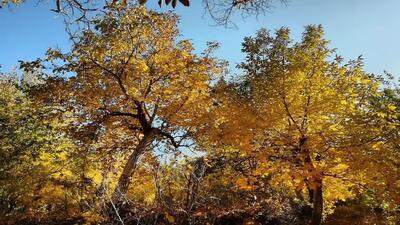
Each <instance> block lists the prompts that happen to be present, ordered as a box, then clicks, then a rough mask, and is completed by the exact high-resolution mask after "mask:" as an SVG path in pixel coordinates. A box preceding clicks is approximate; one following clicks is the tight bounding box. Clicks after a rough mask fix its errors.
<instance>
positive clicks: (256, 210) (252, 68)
mask: <svg viewBox="0 0 400 225" xmlns="http://www.w3.org/2000/svg"><path fill="white" fill-rule="evenodd" d="M177 22H178V18H177V17H176V16H175V15H173V14H170V13H166V14H160V13H156V12H152V11H148V10H146V9H145V8H144V7H115V8H112V9H109V10H106V12H105V13H104V14H103V15H102V16H97V17H95V18H93V19H91V20H90V25H89V26H88V29H85V30H83V31H81V32H80V33H78V34H75V35H74V36H73V37H72V41H73V46H72V48H71V51H70V52H66V53H63V52H61V51H59V50H57V49H49V51H48V52H47V55H46V57H44V58H43V59H40V60H37V61H35V62H31V63H22V64H21V69H22V70H21V71H22V73H23V75H16V74H2V75H1V80H0V93H1V94H0V141H1V142H0V210H1V211H0V223H1V224H313V225H317V224H321V223H326V224H339V223H340V224H345V223H349V224H396V223H398V222H399V203H400V199H399V196H400V193H399V190H400V182H399V180H400V173H399V168H400V166H399V165H400V161H399V159H400V157H399V156H400V151H399V149H400V133H399V131H400V129H399V126H400V121H399V119H400V114H399V113H400V111H399V109H400V91H399V89H398V88H396V87H397V86H396V85H394V84H393V81H392V80H390V79H386V78H383V77H381V76H376V75H374V74H369V73H367V72H365V71H364V68H363V61H362V58H358V59H356V60H351V61H349V62H344V60H343V59H342V58H341V57H340V56H338V55H336V53H335V50H334V49H331V48H330V47H329V46H328V41H327V40H325V38H324V33H323V29H322V27H321V26H308V27H306V28H305V31H304V33H303V36H302V39H301V40H299V41H298V42H296V41H295V40H292V39H291V38H290V31H289V30H288V29H286V28H281V29H279V30H277V31H276V32H275V33H271V32H270V31H267V30H260V31H259V32H257V34H256V35H255V36H254V37H247V38H245V40H244V41H243V44H242V51H243V53H244V54H245V55H246V58H245V59H244V61H243V62H242V63H240V64H239V65H238V68H239V69H240V71H241V75H239V76H236V77H235V78H234V79H227V78H225V77H224V76H225V75H226V73H227V69H226V62H225V61H223V60H220V59H217V58H216V57H214V56H213V51H214V50H215V48H217V47H218V44H216V43H209V48H207V49H206V50H204V52H202V53H200V54H196V53H195V51H194V48H193V45H192V43H191V42H190V41H189V40H183V39H181V36H180V34H179V30H178V28H177ZM46 73H51V75H45V74H46Z"/></svg>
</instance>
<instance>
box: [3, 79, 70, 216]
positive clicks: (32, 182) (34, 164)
mask: <svg viewBox="0 0 400 225" xmlns="http://www.w3.org/2000/svg"><path fill="white" fill-rule="evenodd" d="M0 76H1V77H0V92H1V95H0V143H1V144H0V160H1V161H0V165H1V166H0V199H1V202H2V203H1V205H0V212H1V217H0V218H1V219H3V218H6V219H8V220H10V222H11V221H13V219H15V218H17V217H18V216H20V213H24V214H25V216H24V217H25V218H29V217H30V216H32V217H35V216H38V215H37V214H40V213H41V212H42V211H43V210H40V209H41V208H43V207H46V205H47V206H51V205H53V206H56V207H55V208H58V209H59V207H58V206H60V205H61V206H62V208H63V209H65V208H64V197H65V193H62V191H60V190H63V187H64V186H63V184H65V183H66V181H67V179H68V178H67V177H68V175H67V172H68V171H67V169H66V165H65V162H64V161H63V160H65V158H66V155H67V152H68V151H70V150H71V149H73V148H74V145H73V143H72V142H71V141H70V139H69V138H68V136H67V135H66V133H65V130H64V129H65V127H66V122H67V118H66V117H65V115H63V114H62V113H59V109H58V108H57V107H53V106H51V105H47V104H44V103H43V102H39V101H36V99H35V98H33V96H32V95H31V94H30V92H31V91H32V90H33V89H35V88H36V87H37V86H38V85H41V84H42V83H43V82H44V80H43V79H41V78H40V77H38V76H37V75H36V74H30V73H25V74H24V76H23V78H21V79H20V78H18V77H17V76H16V75H14V74H1V75H0ZM63 174H64V175H63ZM49 193H51V194H49ZM49 199H51V201H49ZM57 204H59V205H57ZM14 222H15V221H14Z"/></svg>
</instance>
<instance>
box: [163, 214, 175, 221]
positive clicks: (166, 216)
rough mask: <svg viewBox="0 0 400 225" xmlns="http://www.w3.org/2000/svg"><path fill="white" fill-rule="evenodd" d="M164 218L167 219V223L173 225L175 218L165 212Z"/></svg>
mask: <svg viewBox="0 0 400 225" xmlns="http://www.w3.org/2000/svg"><path fill="white" fill-rule="evenodd" d="M165 218H166V219H167V221H168V223H175V217H173V216H172V215H171V214H169V213H168V212H165Z"/></svg>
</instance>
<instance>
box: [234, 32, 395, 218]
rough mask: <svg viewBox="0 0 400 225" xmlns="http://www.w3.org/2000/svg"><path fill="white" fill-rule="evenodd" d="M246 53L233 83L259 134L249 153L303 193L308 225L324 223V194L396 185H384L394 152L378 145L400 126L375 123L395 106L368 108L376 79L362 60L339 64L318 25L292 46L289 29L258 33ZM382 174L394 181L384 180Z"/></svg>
mask: <svg viewBox="0 0 400 225" xmlns="http://www.w3.org/2000/svg"><path fill="white" fill-rule="evenodd" d="M243 52H244V53H245V54H246V60H245V62H243V63H242V64H240V65H239V68H241V69H243V70H244V72H245V75H244V76H243V77H242V79H243V80H242V82H240V83H239V84H238V86H239V90H240V92H241V94H242V95H243V96H244V98H246V99H248V101H249V102H250V104H252V105H253V108H254V110H255V111H256V114H257V118H258V120H259V121H258V123H259V124H258V127H259V130H261V133H258V135H254V141H255V142H256V144H254V146H255V148H253V150H252V152H251V154H256V155H258V158H259V170H260V171H262V173H266V174H271V175H272V176H273V177H275V181H277V182H279V181H281V182H282V183H284V182H286V183H290V185H291V186H292V187H293V188H294V189H296V190H297V191H301V190H303V187H306V188H307V189H308V193H309V196H310V202H312V204H313V216H312V222H311V223H312V224H313V225H314V224H320V223H321V220H322V213H323V202H324V201H323V193H325V199H328V200H330V201H331V202H334V201H335V200H338V199H345V198H347V197H349V196H351V192H350V189H351V188H353V190H354V189H355V187H364V186H367V185H372V184H374V185H382V184H383V185H385V184H387V183H389V182H390V183H394V180H392V181H388V180H390V179H396V178H398V174H397V175H396V172H395V171H396V170H395V168H396V166H395V165H396V164H395V161H394V160H393V159H394V158H393V157H392V158H388V157H387V156H388V155H393V154H391V153H388V152H389V151H390V150H388V149H382V148H380V149H378V145H377V144H378V143H382V142H385V141H386V138H385V134H388V133H390V132H393V131H395V130H396V128H398V124H396V125H394V124H389V123H386V122H383V121H382V120H381V119H380V118H382V117H391V116H393V113H394V110H395V109H396V107H395V106H394V105H390V104H389V105H386V106H385V110H384V111H382V110H381V111H379V112H377V111H375V110H373V108H374V107H373V106H372V103H371V101H372V99H373V98H375V97H378V96H380V95H381V94H382V93H381V92H380V91H379V86H380V82H379V79H377V78H375V77H374V76H373V75H370V74H367V73H365V72H364V71H363V63H362V59H358V60H354V61H350V62H349V63H347V64H343V63H342V59H341V58H340V57H339V56H336V57H335V56H334V50H332V49H330V48H329V47H328V41H326V40H325V39H324V38H323V30H322V28H321V26H308V27H306V30H305V32H304V34H303V38H302V41H300V42H298V43H295V44H293V43H292V41H291V40H290V37H289V30H288V29H286V28H282V29H280V30H278V31H277V32H276V35H275V36H274V35H271V34H270V33H269V32H268V31H266V30H261V31H259V32H258V33H257V36H256V37H254V38H252V37H249V38H246V39H245V41H244V43H243ZM388 110H389V111H388ZM390 110H392V111H390ZM243 129H246V128H243ZM366 162H368V163H366ZM397 163H398V160H397ZM367 165H368V166H367ZM383 170H385V171H390V172H391V175H393V177H391V178H389V179H385V177H384V176H385V174H383V173H382V172H383ZM390 172H387V173H390ZM378 178H379V179H378ZM378 180H379V181H378ZM397 185H398V184H397Z"/></svg>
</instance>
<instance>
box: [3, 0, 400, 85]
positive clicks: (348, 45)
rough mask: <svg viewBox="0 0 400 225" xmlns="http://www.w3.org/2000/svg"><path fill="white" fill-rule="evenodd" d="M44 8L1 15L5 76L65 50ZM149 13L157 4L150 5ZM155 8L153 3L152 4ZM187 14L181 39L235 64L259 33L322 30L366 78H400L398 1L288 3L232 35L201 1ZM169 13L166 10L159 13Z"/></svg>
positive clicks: (182, 11) (57, 25) (60, 31)
mask: <svg viewBox="0 0 400 225" xmlns="http://www.w3.org/2000/svg"><path fill="white" fill-rule="evenodd" d="M48 1H49V3H48V4H40V5H39V6H35V4H34V3H32V2H35V0H31V1H28V2H30V3H26V4H23V5H20V6H18V7H13V8H12V9H11V10H9V9H1V10H0V64H1V65H2V69H1V70H2V71H3V72H5V71H9V70H10V69H12V68H13V66H15V65H16V64H17V61H18V60H33V59H35V58H37V57H41V56H43V54H44V53H45V52H46V49H47V48H48V47H60V48H61V49H68V47H69V45H70V43H69V41H68V39H67V36H66V34H65V32H64V26H63V22H62V19H61V18H59V17H57V15H56V14H55V13H53V12H50V11H49V9H50V8H51V7H52V4H53V1H52V0H48ZM149 2H150V3H149V6H150V7H151V6H152V5H153V4H154V3H155V2H156V0H149ZM152 2H154V3H152ZM191 2H192V6H191V7H189V8H186V7H182V6H178V9H177V10H176V13H177V14H179V15H180V16H181V24H180V28H181V30H182V37H183V38H186V39H191V40H192V41H193V43H194V44H195V47H196V49H197V50H198V51H199V52H200V51H201V50H202V49H204V47H205V43H206V42H207V41H219V42H220V43H221V49H220V50H219V51H218V54H217V55H218V56H219V57H221V58H224V59H227V60H229V61H230V63H231V65H232V66H234V65H235V63H238V62H240V61H241V60H242V59H243V57H244V56H243V54H242V53H241V52H240V48H241V42H242V40H243V38H244V37H245V36H250V35H254V33H255V32H256V31H257V30H258V29H260V28H262V27H265V28H268V29H272V30H274V29H277V28H279V27H281V26H286V27H289V28H290V29H291V31H292V37H293V38H294V39H296V40H298V39H299V38H300V37H301V33H302V31H303V29H304V26H306V25H308V24H322V25H323V26H324V28H325V32H326V38H327V39H329V40H331V46H332V47H335V48H337V49H338V53H339V54H341V55H342V56H344V57H345V59H351V58H356V57H357V56H358V55H363V57H364V59H365V65H366V70H367V71H368V72H374V73H382V72H383V71H384V70H387V71H389V72H391V73H393V74H395V75H396V76H397V77H399V76H398V75H399V74H400V57H399V56H400V43H399V40H400V13H399V12H400V1H399V0H291V2H290V3H289V5H288V6H284V5H277V7H276V8H275V9H274V10H273V11H272V13H268V14H266V15H264V16H259V17H258V18H257V19H256V18H254V17H250V18H247V19H244V20H243V19H242V18H241V17H240V16H239V15H238V16H235V17H234V18H233V20H234V22H235V23H236V24H237V27H238V28H237V29H227V28H225V27H221V26H213V25H212V21H211V20H210V19H209V17H207V15H206V16H204V10H203V9H202V6H201V1H200V0H192V1H191ZM164 9H169V8H164Z"/></svg>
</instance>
